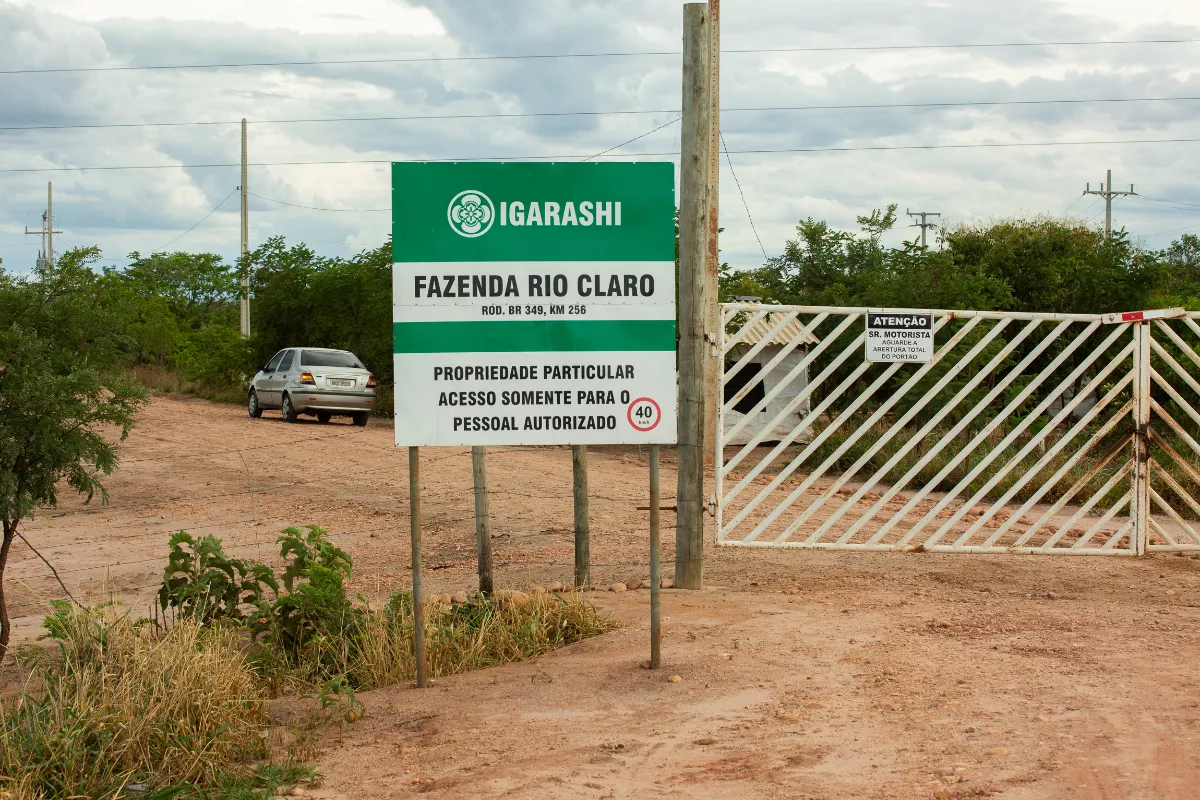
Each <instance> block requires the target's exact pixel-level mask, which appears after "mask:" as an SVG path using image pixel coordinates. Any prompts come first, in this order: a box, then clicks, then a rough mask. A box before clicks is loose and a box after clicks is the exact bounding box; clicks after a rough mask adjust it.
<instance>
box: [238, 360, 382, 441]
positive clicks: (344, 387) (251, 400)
mask: <svg viewBox="0 0 1200 800" xmlns="http://www.w3.org/2000/svg"><path fill="white" fill-rule="evenodd" d="M374 407H375V376H374V375H372V374H371V373H370V371H368V370H367V368H366V367H364V366H363V365H362V362H361V361H359V360H358V357H357V356H355V355H354V354H353V353H349V352H347V351H345V350H327V349H323V348H319V347H289V348H288V349H286V350H280V351H279V352H278V353H276V354H275V357H274V358H272V359H271V360H270V361H269V362H267V365H266V366H265V367H263V368H262V369H260V370H259V371H258V372H257V373H256V374H255V375H254V379H253V380H251V381H250V392H249V397H248V398H247V401H246V409H247V411H249V412H250V416H251V417H254V418H255V419H257V418H258V417H261V416H262V412H263V409H267V408H278V409H280V410H281V411H282V412H283V418H284V420H285V421H287V422H295V421H296V420H297V419H298V418H299V417H300V415H301V414H311V415H314V416H316V418H317V420H318V421H320V422H328V421H329V420H330V418H332V417H334V416H339V417H351V418H352V419H353V420H354V424H355V425H358V426H360V427H361V426H363V425H366V424H367V418H368V417H369V416H370V415H371V410H372V409H373V408H374Z"/></svg>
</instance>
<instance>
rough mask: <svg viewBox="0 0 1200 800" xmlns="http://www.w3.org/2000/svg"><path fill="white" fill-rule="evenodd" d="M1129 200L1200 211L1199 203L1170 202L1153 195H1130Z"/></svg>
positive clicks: (1186, 201)
mask: <svg viewBox="0 0 1200 800" xmlns="http://www.w3.org/2000/svg"><path fill="white" fill-rule="evenodd" d="M1129 199H1130V200H1135V199H1136V201H1137V202H1148V203H1156V204H1160V205H1169V206H1174V207H1176V208H1181V209H1189V210H1193V209H1194V210H1197V211H1200V203H1193V202H1192V201H1190V200H1172V199H1170V198H1168V197H1154V196H1153V195H1147V194H1135V195H1131V196H1130V197H1129Z"/></svg>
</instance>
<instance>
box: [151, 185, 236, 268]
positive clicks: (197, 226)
mask: <svg viewBox="0 0 1200 800" xmlns="http://www.w3.org/2000/svg"><path fill="white" fill-rule="evenodd" d="M237 190H238V187H236V186H235V187H233V191H232V192H230V193H229V194H227V195H225V199H224V200H222V201H221V202H219V203H217V204H216V205H215V206H213V210H212V211H210V212H208V213H207V214H205V215H204V218H203V219H201V220H200V222H197V223H196V224H195V225H193V226H192V227H190V228H188V229H187V230H186V231H184V232H183V233H181V234H179V235H178V236H176V237H175V238H174V239H172V240H171V241H169V242H167V243H166V244H164V245H163V246H162V247H159V248H157V249H155V250H151V251H150V252H152V253H161V252H162V251H164V250H166V249H167V248H168V247H170V246H171V245H173V244H175V243H176V242H178V241H179V240H180V239H182V238H183V237H185V236H187V235H188V234H189V233H191V232H192V231H194V230H196V228H199V227H200V225H201V224H203V222H204V220H206V219H208V218H209V217H211V216H212V215H213V214H215V213H217V209H218V208H220V207H221V206H223V205H225V204H226V203H227V202H229V198H231V197H233V193H234V192H236V191H237Z"/></svg>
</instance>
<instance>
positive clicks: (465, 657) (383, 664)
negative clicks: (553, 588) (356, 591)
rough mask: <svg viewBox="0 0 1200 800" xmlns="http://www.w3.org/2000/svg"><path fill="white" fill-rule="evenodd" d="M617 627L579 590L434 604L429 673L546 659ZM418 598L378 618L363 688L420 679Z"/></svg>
mask: <svg viewBox="0 0 1200 800" xmlns="http://www.w3.org/2000/svg"><path fill="white" fill-rule="evenodd" d="M616 626H617V623H616V622H615V621H613V620H612V618H611V617H608V616H601V615H600V614H599V613H597V611H596V608H595V606H593V605H592V604H591V603H589V602H588V601H586V600H584V599H583V598H582V596H580V595H579V594H577V593H574V592H571V593H568V594H564V595H556V594H535V595H532V596H525V595H523V594H513V595H510V596H500V597H497V598H494V599H485V598H482V597H476V598H474V599H472V600H469V601H468V602H466V603H454V604H449V605H447V604H444V603H428V604H426V607H425V627H426V631H425V651H426V665H427V669H428V671H429V675H430V676H432V677H438V676H442V675H454V674H457V673H460V672H467V671H469V670H473V669H484V668H486V667H494V666H498V665H500V664H508V663H511V662H514V661H524V660H526V659H530V658H534V657H536V656H540V655H542V654H544V653H548V652H550V651H551V650H555V649H557V648H559V647H563V646H564V645H568V644H572V643H574V642H579V641H582V640H584V639H588V638H591V637H593V636H599V635H600V634H602V633H605V632H607V631H610V630H612V629H613V628H615V627H616ZM412 640H413V609H412V597H411V596H410V595H396V596H395V597H393V598H392V601H391V602H390V603H389V604H388V608H386V609H385V610H384V613H382V614H373V615H371V617H370V621H369V623H368V624H367V627H366V629H365V631H364V636H363V646H362V649H361V652H360V653H359V657H358V659H357V660H356V662H355V663H353V664H351V665H350V670H349V674H350V675H351V677H352V678H353V679H354V680H355V681H356V682H357V683H359V684H360V685H363V686H385V685H387V684H389V683H397V682H399V681H404V680H412V679H413V678H414V676H415V675H416V661H415V659H414V657H413V650H412Z"/></svg>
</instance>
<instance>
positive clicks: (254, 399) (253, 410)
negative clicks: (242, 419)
mask: <svg viewBox="0 0 1200 800" xmlns="http://www.w3.org/2000/svg"><path fill="white" fill-rule="evenodd" d="M246 413H247V414H249V415H250V419H258V418H259V417H261V416H262V406H260V405H259V404H258V392H256V391H254V390H253V389H251V390H250V398H249V399H248V400H247V401H246Z"/></svg>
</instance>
